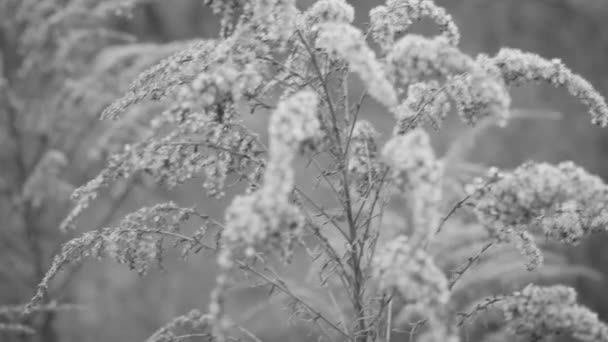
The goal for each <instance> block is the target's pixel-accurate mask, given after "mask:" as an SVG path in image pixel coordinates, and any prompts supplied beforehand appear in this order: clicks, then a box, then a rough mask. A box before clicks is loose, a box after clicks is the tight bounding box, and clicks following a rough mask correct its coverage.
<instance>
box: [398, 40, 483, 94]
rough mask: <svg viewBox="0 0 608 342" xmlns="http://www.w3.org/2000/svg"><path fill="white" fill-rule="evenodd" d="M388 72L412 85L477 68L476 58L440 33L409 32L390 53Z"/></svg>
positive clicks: (404, 82)
mask: <svg viewBox="0 0 608 342" xmlns="http://www.w3.org/2000/svg"><path fill="white" fill-rule="evenodd" d="M386 60H387V63H388V65H389V66H388V70H387V72H388V74H390V75H393V77H396V81H397V83H398V84H403V85H409V84H411V83H415V82H418V81H420V80H423V79H425V78H429V77H433V78H439V77H447V76H449V75H458V74H463V73H465V72H469V71H470V70H473V69H474V68H475V67H476V65H475V61H474V60H473V59H472V58H471V57H469V56H467V55H466V54H464V53H463V52H462V51H460V50H459V49H458V48H456V47H454V46H452V45H450V44H449V42H448V41H447V40H446V39H445V38H443V37H441V36H439V37H434V38H425V37H423V36H420V35H416V34H408V35H406V36H404V37H403V38H401V39H399V40H398V41H397V42H396V43H395V44H394V46H393V47H392V49H391V50H390V51H389V53H388V55H387V56H386Z"/></svg>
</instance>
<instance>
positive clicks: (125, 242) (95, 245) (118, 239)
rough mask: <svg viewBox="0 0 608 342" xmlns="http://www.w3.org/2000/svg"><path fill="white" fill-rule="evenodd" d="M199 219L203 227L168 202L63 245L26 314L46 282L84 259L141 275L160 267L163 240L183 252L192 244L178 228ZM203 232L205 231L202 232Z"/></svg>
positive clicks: (187, 210)
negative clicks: (110, 263) (173, 242)
mask: <svg viewBox="0 0 608 342" xmlns="http://www.w3.org/2000/svg"><path fill="white" fill-rule="evenodd" d="M197 216H198V217H199V218H200V219H202V220H203V222H204V223H205V224H207V223H208V218H207V217H206V216H202V215H199V214H197V213H196V211H194V210H193V209H190V208H181V207H179V206H177V205H176V204H174V203H172V202H168V203H163V204H158V205H155V206H153V207H146V208H142V209H139V210H138V211H135V212H133V213H131V214H129V215H127V216H125V218H123V219H122V220H121V222H120V223H119V224H118V226H117V227H110V228H104V229H100V230H96V231H91V232H87V233H85V234H83V235H82V236H80V237H78V238H75V239H72V240H70V241H68V242H66V243H65V244H64V245H63V246H62V248H61V252H60V253H59V254H58V255H56V256H55V258H54V260H53V264H52V265H51V268H50V269H49V270H48V271H47V273H46V275H45V276H44V279H42V281H41V282H40V284H39V285H38V292H37V293H36V296H35V297H34V298H33V299H32V300H31V301H30V303H29V304H28V305H27V307H26V309H25V311H26V312H30V311H31V310H32V309H33V308H34V306H35V305H37V304H38V302H39V301H40V300H42V299H43V298H44V296H45V294H46V291H47V288H48V287H49V283H50V281H51V280H52V279H53V278H54V277H55V276H56V275H57V274H58V273H59V272H60V271H61V270H62V269H64V268H65V267H67V266H68V265H70V264H76V263H80V262H82V261H83V260H85V259H102V258H106V257H108V258H111V259H114V260H115V261H116V262H118V263H121V264H127V265H128V266H129V268H130V269H134V270H137V272H138V273H139V274H145V273H146V272H147V271H148V269H149V268H150V266H151V265H154V264H156V265H159V266H162V261H163V251H164V247H163V243H164V241H165V239H166V238H167V237H170V238H174V239H176V242H177V243H178V244H180V245H183V246H184V249H185V252H188V251H189V250H190V249H191V248H193V247H195V246H193V245H192V241H191V240H189V239H185V238H184V236H183V235H180V234H179V232H180V228H181V225H182V224H183V223H184V222H186V221H188V220H189V219H190V218H191V217H197ZM203 229H205V228H203Z"/></svg>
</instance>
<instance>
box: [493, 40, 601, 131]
mask: <svg viewBox="0 0 608 342" xmlns="http://www.w3.org/2000/svg"><path fill="white" fill-rule="evenodd" d="M493 62H494V63H495V65H496V66H498V68H500V70H501V72H502V75H503V77H504V79H505V81H506V82H507V83H508V84H514V85H519V84H522V83H524V82H532V81H537V82H539V81H545V82H548V83H549V84H551V85H553V86H555V87H565V88H566V89H567V90H568V92H569V93H570V94H571V95H573V96H574V97H576V98H578V99H579V100H580V101H581V102H582V103H583V104H584V105H586V106H587V107H588V110H589V114H591V119H592V122H593V123H594V124H597V125H600V126H602V127H605V126H606V125H608V106H607V105H606V101H605V100H604V98H603V97H602V96H601V95H600V94H599V93H598V92H597V90H595V89H594V88H593V86H592V85H591V84H590V83H589V82H588V81H587V80H585V79H584V78H582V77H581V76H580V75H577V74H575V73H573V72H572V71H571V70H570V69H568V68H567V67H566V66H565V65H564V64H563V63H562V61H561V60H559V59H552V60H546V59H544V58H542V57H540V56H538V55H536V54H533V53H527V52H523V51H520V50H516V49H506V48H505V49H501V50H500V51H499V52H498V54H496V56H495V57H493Z"/></svg>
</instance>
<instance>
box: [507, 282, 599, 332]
mask: <svg viewBox="0 0 608 342" xmlns="http://www.w3.org/2000/svg"><path fill="white" fill-rule="evenodd" d="M498 306H499V308H500V310H501V311H502V312H503V314H504V316H505V320H506V321H507V324H508V326H509V327H510V328H511V329H513V331H514V332H515V333H517V334H518V335H527V336H530V337H531V338H532V339H536V338H543V337H547V336H551V335H562V334H567V335H569V336H572V337H574V338H576V339H578V340H580V341H588V342H592V341H593V342H598V341H608V326H606V325H605V324H604V323H602V322H601V321H600V320H599V319H598V317H597V314H596V313H594V312H592V311H590V310H589V309H587V308H586V307H583V306H581V305H578V304H577V303H576V292H575V290H574V289H572V288H570V287H566V286H562V285H556V286H548V287H541V286H536V285H532V284H530V285H528V286H526V287H525V288H524V289H523V290H521V291H518V292H515V293H513V294H512V295H509V296H506V297H505V298H504V299H503V300H502V301H501V302H500V303H499V304H498Z"/></svg>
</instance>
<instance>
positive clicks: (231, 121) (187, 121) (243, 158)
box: [62, 54, 263, 228]
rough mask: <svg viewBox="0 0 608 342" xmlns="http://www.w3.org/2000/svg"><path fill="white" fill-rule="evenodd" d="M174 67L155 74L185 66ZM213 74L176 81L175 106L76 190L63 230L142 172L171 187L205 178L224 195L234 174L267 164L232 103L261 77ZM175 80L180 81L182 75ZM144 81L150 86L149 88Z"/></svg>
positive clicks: (226, 71) (228, 68)
mask: <svg viewBox="0 0 608 342" xmlns="http://www.w3.org/2000/svg"><path fill="white" fill-rule="evenodd" d="M178 55H179V56H181V57H179V58H178V57H175V56H173V57H170V58H169V61H174V60H178V61H184V60H189V59H190V58H194V57H193V56H191V55H188V54H186V56H182V55H180V54H178ZM182 58H183V59H182ZM197 58H198V57H197ZM201 58H202V57H201ZM175 63H177V62H167V63H161V64H163V65H165V67H162V68H160V69H156V71H162V72H161V73H160V75H162V74H163V73H164V72H168V71H170V70H171V68H173V67H176V65H181V64H180V63H177V64H175ZM198 67H200V66H198ZM194 68H195V69H196V68H197V67H196V66H194ZM186 69H188V68H186ZM163 70H164V71H163ZM167 70H168V71H167ZM213 70H214V71H213V72H200V73H199V74H198V75H197V76H196V77H194V76H193V78H192V79H190V82H189V83H187V84H185V85H179V84H181V81H175V82H176V83H175V84H174V86H175V88H176V89H175V94H174V96H175V97H176V102H177V103H176V104H174V105H173V106H172V107H171V108H169V109H168V110H166V111H164V112H163V113H162V114H161V115H160V116H159V117H154V118H151V119H150V121H151V122H150V124H149V125H150V129H149V130H147V131H146V132H145V134H146V138H145V139H144V140H142V141H139V142H137V143H135V144H132V145H127V146H125V148H124V149H123V151H122V152H120V153H116V154H113V155H111V156H110V158H109V165H108V166H107V167H106V168H105V169H104V170H103V171H102V172H101V173H100V174H99V175H98V176H97V177H96V178H95V179H94V180H92V181H90V182H89V183H88V184H86V185H85V186H83V187H81V188H79V189H77V191H76V192H75V193H74V195H73V199H74V200H76V201H77V204H76V207H75V209H74V210H73V211H72V213H70V215H69V216H68V218H67V219H66V220H65V221H64V224H63V225H62V226H63V227H64V228H66V227H69V226H71V225H72V223H73V220H74V219H75V218H76V217H77V216H78V215H79V214H80V213H81V212H82V210H83V209H84V208H86V207H87V206H88V205H89V204H90V202H91V201H92V200H93V199H94V198H95V197H96V196H97V194H96V192H97V191H99V190H100V189H101V188H103V187H106V186H109V185H110V183H111V182H112V181H115V180H118V179H126V178H128V177H129V176H131V175H133V174H136V173H138V172H142V171H143V172H144V173H146V174H149V175H151V176H153V177H154V178H155V179H156V180H157V181H158V182H160V183H162V184H166V185H168V186H169V187H173V186H176V185H178V184H181V183H183V182H184V181H186V180H188V179H191V178H193V177H196V176H198V175H200V174H201V173H202V174H204V175H205V176H206V177H205V181H204V184H203V185H204V187H205V189H206V190H207V191H208V193H209V194H210V195H212V196H222V195H223V190H224V188H225V181H226V179H227V177H228V176H229V175H230V174H236V175H238V176H239V177H240V176H241V175H242V174H249V172H246V171H247V170H251V169H255V168H258V167H259V166H260V164H261V163H263V161H261V160H260V159H259V158H258V157H259V155H260V154H261V153H262V149H261V146H260V143H259V142H258V140H257V137H254V136H253V135H252V134H251V133H250V131H249V130H248V129H247V128H245V127H244V126H242V125H241V124H240V123H239V122H238V117H237V115H236V109H235V104H234V101H236V100H238V99H240V98H241V96H242V94H243V93H245V92H246V91H247V89H250V88H252V87H255V86H256V85H257V84H258V83H259V82H260V78H259V77H258V74H257V73H256V72H255V71H253V69H252V68H250V67H245V68H244V69H243V70H241V71H237V70H236V66H234V65H230V64H223V65H221V66H218V67H217V68H214V69H213ZM182 72H185V71H182ZM155 73H156V72H152V73H144V74H146V75H149V76H141V77H142V79H141V80H139V81H136V82H135V83H134V85H135V86H139V85H141V84H146V86H144V87H143V89H144V90H145V89H148V88H147V87H148V86H149V85H150V84H154V83H155V82H154V79H155V77H156V76H152V75H154V74H155ZM186 74H187V73H186ZM172 77H177V78H176V80H179V79H180V78H179V75H173V76H172ZM145 79H147V81H148V83H145ZM164 81H167V80H164ZM164 81H163V82H164ZM163 85H164V86H167V87H170V86H169V85H167V84H163ZM148 90H149V89H148ZM148 90H145V92H148ZM119 102H120V101H119ZM120 103H122V102H120ZM121 106H122V105H121ZM121 106H118V107H114V106H110V108H111V109H109V112H108V114H107V115H111V114H109V113H119V112H120V111H121V110H124V109H126V107H121ZM119 107H120V108H121V109H120V110H118V108H119ZM112 108H113V109H112ZM167 132H168V133H167Z"/></svg>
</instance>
